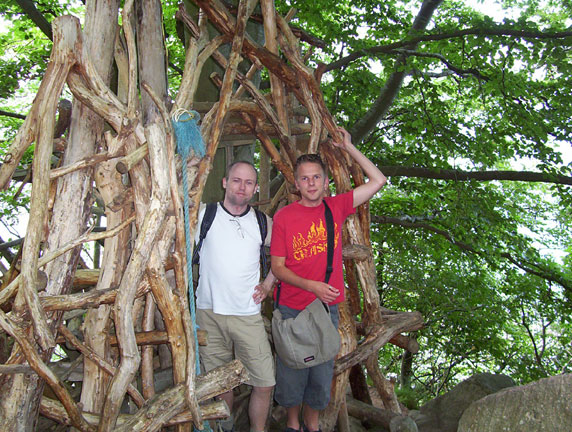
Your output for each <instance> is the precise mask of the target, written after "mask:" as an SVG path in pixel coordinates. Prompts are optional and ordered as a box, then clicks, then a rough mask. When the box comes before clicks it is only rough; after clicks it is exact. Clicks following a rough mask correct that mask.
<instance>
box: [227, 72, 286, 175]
mask: <svg viewBox="0 0 572 432" xmlns="http://www.w3.org/2000/svg"><path fill="white" fill-rule="evenodd" d="M237 78H238V81H239V82H240V83H241V84H242V85H243V86H244V87H245V88H246V89H247V90H248V92H249V93H250V94H251V95H252V97H253V98H254V100H255V101H256V103H257V104H258V106H259V107H260V109H261V110H262V112H263V113H264V114H265V115H266V118H267V119H268V120H269V121H270V124H271V125H272V126H273V127H274V128H275V130H276V133H277V135H278V139H279V140H280V145H281V146H282V147H283V148H284V150H285V152H286V154H287V155H288V157H289V158H290V163H291V164H292V165H294V163H295V162H296V149H295V145H294V143H293V142H292V141H291V138H290V136H289V132H288V129H287V128H286V127H285V126H284V125H283V123H282V122H281V120H280V119H279V118H278V115H277V114H276V112H275V111H274V110H273V109H272V107H271V106H270V103H268V101H267V100H266V98H265V97H264V96H263V95H262V94H261V93H260V91H259V90H258V89H257V88H256V87H255V86H254V85H253V84H252V82H250V81H248V80H246V79H244V77H242V76H241V75H240V74H239V75H237Z"/></svg>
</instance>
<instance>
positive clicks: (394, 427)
mask: <svg viewBox="0 0 572 432" xmlns="http://www.w3.org/2000/svg"><path fill="white" fill-rule="evenodd" d="M389 432H418V429H417V425H416V424H415V422H414V421H413V419H412V418H411V417H407V416H397V417H393V418H392V419H391V421H390V422H389Z"/></svg>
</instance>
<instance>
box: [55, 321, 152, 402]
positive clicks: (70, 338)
mask: <svg viewBox="0 0 572 432" xmlns="http://www.w3.org/2000/svg"><path fill="white" fill-rule="evenodd" d="M58 331H59V332H60V333H61V334H62V336H63V337H64V338H65V339H66V341H67V342H68V343H69V344H70V345H71V346H73V347H74V348H75V349H76V350H78V351H79V352H80V353H82V354H83V356H84V357H85V358H88V359H89V360H91V361H92V362H93V363H95V364H96V365H97V366H99V367H100V368H101V369H102V370H103V371H105V372H106V373H108V374H109V375H111V376H113V375H114V374H115V371H116V369H115V367H114V366H113V365H111V364H110V363H108V362H107V361H106V360H105V359H102V358H101V357H100V356H99V355H97V353H96V352H95V351H93V350H92V349H91V348H89V347H87V346H86V345H84V344H83V343H81V342H80V340H79V339H78V338H76V337H75V335H74V334H73V333H72V332H71V331H69V330H68V328H67V327H66V326H65V325H63V324H61V325H60V327H59V328H58ZM127 392H128V393H129V395H130V396H131V397H132V398H133V402H135V404H136V405H137V407H138V408H141V407H142V406H143V405H144V404H145V399H144V398H143V396H141V393H139V390H137V389H136V388H135V387H134V386H133V385H132V384H129V386H128V387H127Z"/></svg>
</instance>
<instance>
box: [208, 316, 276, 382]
mask: <svg viewBox="0 0 572 432" xmlns="http://www.w3.org/2000/svg"><path fill="white" fill-rule="evenodd" d="M197 324H198V326H199V328H200V329H201V330H206V331H207V332H208V345H207V346H201V347H199V352H200V357H201V362H202V364H203V367H204V369H205V371H206V372H208V371H210V370H212V369H214V368H216V367H218V366H222V365H225V364H226V363H229V362H230V361H232V360H233V359H235V358H237V359H239V360H240V361H241V362H242V364H243V365H244V367H245V368H246V370H247V372H248V376H249V379H248V381H247V382H246V383H247V384H249V385H251V386H255V387H270V386H273V385H274V384H275V380H274V359H273V357H272V351H271V349H270V343H269V342H268V336H267V334H266V330H265V329H264V321H263V320H262V316H261V315H260V314H256V315H249V316H238V315H219V314H215V313H214V312H213V311H212V310H207V309H197Z"/></svg>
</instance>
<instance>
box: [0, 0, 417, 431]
mask: <svg viewBox="0 0 572 432" xmlns="http://www.w3.org/2000/svg"><path fill="white" fill-rule="evenodd" d="M193 1H194V2H195V3H196V4H197V5H198V6H199V7H200V8H201V10H202V12H201V14H200V15H199V21H198V22H197V23H195V22H194V21H193V19H192V17H191V16H190V15H189V14H188V13H187V11H186V9H185V7H184V6H183V5H181V6H180V9H179V11H178V12H177V15H176V16H177V19H178V20H179V21H180V22H181V23H182V24H183V25H184V26H185V28H186V30H187V31H188V33H187V35H188V38H187V39H186V40H185V44H186V47H185V49H186V60H185V70H184V73H183V76H182V80H181V84H180V88H179V91H178V93H177V95H176V96H171V95H169V94H168V92H169V89H168V88H167V85H166V84H167V63H166V53H165V47H164V44H163V34H162V18H161V9H160V3H159V1H158V0H143V1H141V2H134V1H133V0H127V1H126V2H125V4H124V6H123V9H122V10H121V20H119V19H118V18H119V17H118V13H119V2H117V0H106V1H103V2H99V1H98V2H88V3H87V14H86V24H85V28H84V31H83V33H82V31H81V29H80V25H79V21H78V20H77V19H75V18H71V17H64V18H58V19H56V20H54V31H53V34H54V48H53V52H52V57H51V60H50V64H49V66H48V69H47V71H46V74H45V77H44V80H43V81H42V84H41V86H40V89H39V93H38V96H37V97H36V100H35V102H34V104H33V106H32V109H31V110H30V114H29V115H28V117H27V118H26V121H25V122H24V124H23V125H22V127H21V129H20V131H19V132H18V134H17V135H16V137H15V139H14V141H13V143H12V145H11V147H10V149H9V150H8V152H7V155H6V157H5V159H4V161H3V164H2V166H1V167H0V187H1V188H6V187H7V185H8V184H9V182H10V179H11V178H12V176H13V174H14V172H15V169H16V167H17V165H18V163H19V161H20V158H21V157H22V155H23V153H24V151H25V150H26V149H27V148H28V146H29V145H30V144H32V143H35V144H36V146H35V155H34V167H33V168H34V179H33V183H32V204H31V214H30V224H29V226H28V231H27V233H26V237H25V241H24V245H23V248H22V260H21V268H20V270H18V269H17V268H16V267H14V268H12V269H11V270H10V275H9V280H7V281H6V283H4V286H3V289H2V290H1V291H0V306H2V310H3V311H4V312H2V311H0V324H1V326H2V328H3V329H4V330H5V331H6V332H7V333H8V334H10V335H11V336H12V337H13V339H14V340H15V344H14V349H13V351H12V354H11V356H10V358H9V359H8V361H7V362H6V364H5V365H3V366H2V368H0V374H2V375H3V376H2V381H0V382H2V384H3V389H6V391H4V392H3V394H0V410H1V411H2V412H3V414H4V415H3V418H2V419H0V429H2V430H15V431H20V430H21V431H25V430H34V425H35V422H36V420H35V419H36V417H37V413H38V412H39V411H41V413H42V415H45V416H46V417H49V418H51V419H54V420H56V421H58V422H60V423H62V424H65V425H73V426H74V427H75V428H76V429H78V430H82V431H90V430H95V429H97V430H98V431H102V432H103V431H112V430H118V431H123V430H125V431H128V430H129V431H137V430H145V431H151V430H160V429H161V428H162V427H167V426H175V427H176V430H178V431H186V430H189V429H190V427H191V424H192V423H194V425H195V426H196V427H199V428H200V427H201V425H202V421H203V419H209V418H219V417H221V416H226V415H228V411H227V408H226V406H224V404H221V403H211V404H208V405H201V406H200V407H199V405H198V402H199V401H204V400H205V399H207V398H210V397H213V396H215V395H217V394H220V393H222V392H224V391H228V390H230V389H232V388H233V387H234V386H236V385H238V384H239V383H241V382H243V381H244V380H245V379H246V378H245V373H244V369H243V367H242V365H240V364H239V363H236V362H233V363H230V364H228V365H227V366H226V367H224V368H222V369H220V370H218V371H212V372H211V373H209V374H207V375H205V376H198V377H197V376H196V368H195V361H196V357H195V355H196V352H195V346H196V341H195V332H194V331H193V328H192V326H193V323H192V322H191V319H190V305H189V300H188V297H187V287H188V279H189V275H187V274H186V248H185V228H184V223H185V222H184V221H183V204H182V201H183V197H182V193H181V177H182V173H183V172H184V173H185V174H186V177H187V178H188V182H189V183H188V184H189V189H190V190H189V196H188V197H187V198H188V200H189V202H190V206H189V220H188V221H187V223H188V224H189V226H190V227H191V232H192V231H193V230H194V227H195V226H196V221H197V217H198V209H199V202H200V200H201V197H202V194H203V190H204V188H205V182H206V179H207V176H208V174H209V172H210V171H211V169H212V161H213V159H214V156H215V153H216V150H217V147H218V146H219V143H220V142H221V141H225V142H228V140H229V139H231V138H233V139H234V138H237V137H240V136H243V137H256V138H257V139H258V140H259V141H260V143H261V145H262V147H263V148H264V152H265V154H266V155H267V157H268V159H269V161H270V163H272V165H273V166H274V167H275V168H276V169H277V170H278V171H280V173H281V174H282V176H283V178H284V179H285V182H284V183H283V184H282V185H281V186H280V187H278V185H277V186H276V188H277V190H278V192H277V193H276V195H275V196H270V195H268V196H266V197H265V202H264V204H265V205H266V209H267V210H268V211H270V212H271V213H272V212H273V211H275V210H276V208H277V207H278V206H279V205H280V203H281V201H282V202H283V201H285V200H292V199H295V196H294V195H293V194H292V192H293V191H294V187H293V184H294V173H293V165H294V162H295V160H296V157H297V156H298V155H299V154H300V152H319V153H320V154H321V155H322V156H323V158H324V159H325V161H326V162H327V165H328V168H329V171H330V173H331V175H332V176H333V178H334V182H335V186H336V190H337V192H338V193H342V192H345V191H348V190H350V188H351V187H352V184H353V185H360V184H363V183H364V181H365V180H364V178H363V172H362V171H361V169H360V167H359V166H357V165H356V164H354V163H353V162H352V161H351V160H350V158H349V157H348V155H347V154H345V153H344V152H343V151H341V150H340V149H338V148H336V147H334V146H332V145H330V144H329V142H328V136H330V137H333V138H335V139H337V138H338V134H339V132H338V129H337V127H336V123H335V120H334V118H333V116H332V115H331V114H330V112H329V111H328V108H327V106H326V104H325V101H324V98H323V95H322V93H321V91H320V82H319V79H320V77H321V72H320V71H315V70H313V69H312V68H311V67H309V66H308V65H307V58H308V54H309V53H303V52H301V50H300V44H299V41H298V39H297V37H298V36H300V35H304V34H303V32H302V33H301V32H299V31H298V32H294V31H293V30H292V29H291V27H290V26H289V25H288V21H289V20H290V19H291V17H292V14H289V15H288V16H286V17H282V16H280V15H278V14H277V13H276V11H275V8H274V3H273V1H272V0H261V1H260V6H261V8H260V10H261V12H262V15H261V16H257V17H255V18H254V19H255V20H257V21H258V22H262V25H263V26H264V34H265V38H266V42H265V46H261V45H259V44H258V43H256V42H255V41H254V40H253V38H251V37H250V36H249V35H248V32H247V31H246V26H247V23H248V21H249V19H250V17H251V13H252V10H253V8H254V6H255V5H256V1H255V0H241V1H240V2H239V3H238V7H237V8H236V9H235V10H229V9H227V8H226V6H225V4H224V3H222V2H220V1H219V0H208V1H207V0H193ZM119 21H121V23H122V25H121V30H122V31H119V30H120V29H119V25H118V24H117V23H118V22H119ZM207 24H209V25H212V26H213V27H214V28H216V29H217V30H218V32H219V35H215V36H212V37H211V36H210V35H209V32H208V31H207ZM223 44H227V45H228V44H230V52H227V53H225V54H223V50H221V47H222V45H223ZM143 53H144V55H143ZM113 57H114V60H115V64H116V65H117V71H118V85H117V90H116V91H112V90H111V89H110V87H109V78H110V71H111V64H112V58H113ZM211 58H212V59H213V60H214V61H215V62H216V63H218V65H220V66H221V68H222V70H224V75H220V76H219V75H217V74H213V75H212V76H211V77H210V79H211V80H212V81H213V82H214V83H215V84H216V85H217V86H218V87H219V89H220V94H219V100H218V101H217V102H215V103H196V102H195V101H194V98H195V94H196V92H197V88H199V79H200V76H201V70H202V68H203V66H204V65H205V62H206V61H207V60H208V59H211ZM244 59H246V60H248V61H250V66H249V70H248V72H246V73H243V72H240V71H239V70H238V65H239V63H241V62H242V61H243V60H244ZM263 68H266V70H267V72H268V76H269V77H270V85H271V89H272V92H271V94H270V95H265V94H263V93H262V92H261V91H260V90H259V89H258V88H257V86H256V85H254V84H253V82H252V79H253V77H254V75H255V74H256V73H257V72H258V71H260V70H261V69H263ZM65 83H67V85H68V87H69V90H70V91H71V92H72V94H73V96H74V102H73V109H72V114H71V116H72V117H71V123H70V126H69V137H68V139H67V146H65V156H64V159H63V162H62V166H61V167H58V168H57V169H50V156H51V151H52V145H53V137H54V129H55V114H56V107H57V105H58V100H59V98H60V96H61V92H62V89H63V86H64V84H65ZM178 109H195V110H198V111H199V112H201V114H203V120H202V123H201V133H202V135H203V139H204V142H205V143H206V155H205V156H204V157H203V158H198V157H195V156H194V155H193V154H191V157H190V158H189V160H187V164H186V165H184V166H183V164H182V163H181V160H180V158H179V157H178V156H177V155H176V154H175V137H174V135H173V131H172V125H171V118H170V116H171V114H172V113H173V112H174V111H175V110H178ZM308 119H309V122H308V121H307V120H308ZM104 124H107V125H109V128H108V129H109V130H107V131H106V132H105V133H104V128H103V126H104ZM59 133H60V132H58V134H59ZM58 145H60V144H58ZM60 147H61V145H60ZM261 157H262V156H261ZM263 171H264V172H265V173H268V172H269V167H265V168H264V170H263ZM265 178H267V177H265ZM264 186H265V191H267V192H266V193H267V194H269V191H270V185H264ZM56 188H57V189H56ZM93 195H96V196H97V199H98V205H99V206H101V207H102V208H103V212H104V214H105V219H106V223H107V227H109V228H108V229H107V230H106V231H105V232H103V233H91V232H90V231H89V230H88V231H87V232H86V225H87V221H88V218H89V216H90V210H91V207H92V204H93V201H94V199H93ZM51 196H52V197H53V196H55V198H54V199H53V200H51V199H50V197H51ZM369 227H370V215H369V208H368V205H367V204H365V205H363V206H360V208H358V210H357V214H356V215H354V216H352V217H350V218H349V219H348V222H347V224H346V226H345V228H344V242H343V244H344V264H345V267H346V274H347V282H348V291H347V292H348V302H346V303H345V304H343V305H342V307H341V309H340V332H341V336H342V345H341V349H340V352H339V355H338V358H337V360H336V363H335V374H336V376H335V379H334V383H333V387H332V399H331V403H330V405H329V406H328V408H327V409H326V410H325V411H324V412H323V414H322V418H321V426H322V429H323V430H324V431H331V430H333V428H334V427H335V425H336V424H337V425H338V427H339V429H340V430H349V419H348V414H349V415H354V413H356V412H358V413H362V414H360V415H362V416H365V417H367V419H368V420H369V421H370V422H371V423H372V424H379V425H382V426H384V427H387V424H388V421H389V420H390V419H391V417H392V416H395V415H399V413H400V407H399V404H398V403H397V400H396V397H395V393H394V391H393V386H392V384H391V383H390V382H389V381H388V380H386V379H385V377H383V375H382V374H381V371H380V369H379V365H378V352H379V350H380V349H382V347H383V345H385V344H386V343H388V342H390V343H393V344H395V345H397V346H400V347H402V348H404V349H407V350H408V351H410V352H416V351H417V350H418V349H419V346H418V344H417V343H416V341H415V340H414V339H409V338H407V337H405V336H403V335H402V333H405V332H410V331H414V330H416V329H419V328H420V327H421V326H422V324H423V320H422V317H421V316H420V314H418V313H415V312H410V313H398V312H395V311H390V310H387V309H383V308H381V307H380V304H379V303H380V299H379V294H378V291H377V281H376V272H375V263H374V258H373V254H372V253H371V244H370V235H369ZM93 241H103V242H104V243H103V256H102V258H101V261H100V268H98V269H81V270H78V260H79V254H80V250H81V247H82V245H83V244H84V243H87V242H93ZM42 246H43V247H44V250H43V251H42V254H40V249H41V247H42ZM40 255H41V257H40ZM18 271H20V273H19V274H18ZM40 276H45V277H44V278H43V279H42V278H41V277H40ZM42 280H43V281H44V282H43V283H42ZM39 290H44V291H45V292H43V293H41V294H38V291H39ZM362 305H363V306H362ZM7 311H10V314H8V313H5V312H7ZM64 312H65V313H66V316H71V315H70V313H71V314H73V316H80V315H82V314H85V318H84V321H83V326H82V331H80V333H83V340H82V337H81V335H78V334H77V333H74V332H72V330H71V326H70V328H68V327H66V325H64V324H62V319H63V316H64ZM357 316H360V318H361V320H360V321H359V322H357V321H356V317H357ZM74 320H77V318H74ZM67 325H69V324H67ZM78 336H79V337H78ZM197 339H198V342H199V343H201V344H204V343H206V337H205V335H204V334H203V333H199V334H198V335H197ZM56 343H59V344H65V346H66V349H67V350H72V351H77V352H78V353H81V354H80V355H81V358H80V359H79V360H76V363H77V362H80V361H83V374H84V375H83V386H82V391H81V395H80V396H79V398H78V397H77V396H75V395H72V394H70V392H69V391H68V389H67V387H66V386H65V385H64V383H63V382H62V380H61V379H60V378H58V376H56V375H55V374H54V373H53V372H52V371H51V370H50V369H49V368H48V367H47V366H46V364H47V360H48V359H49V358H50V355H51V352H52V347H53V346H54V345H55V344H56ZM165 345H167V346H168V347H169V350H168V353H169V357H170V358H169V359H168V360H169V361H168V363H169V366H172V370H173V381H174V385H173V386H172V387H171V388H169V389H167V390H165V391H162V392H160V393H157V391H156V389H155V388H154V385H155V380H154V378H155V372H156V370H157V365H158V364H159V363H161V364H164V363H166V361H165V356H164V352H163V354H162V355H161V356H157V355H156V349H157V348H156V347H157V346H165ZM141 352H142V354H141ZM75 355H76V356H77V354H75ZM158 357H160V360H161V361H160V362H159V361H158ZM141 358H143V360H141ZM82 359H83V360H82ZM26 362H27V365H26V364H24V363H26ZM72 364H73V363H72ZM364 368H366V369H367V372H368V374H369V376H371V377H372V379H373V381H374V384H375V386H376V389H377V391H378V393H379V394H380V395H381V397H382V399H383V403H384V405H385V407H386V408H389V410H388V411H380V410H375V409H373V408H371V409H370V408H369V407H367V406H365V407H364V406H363V405H360V404H357V403H356V402H355V401H352V400H347V401H346V395H347V391H346V390H347V387H348V385H352V392H353V393H354V394H359V395H361V396H360V399H363V400H367V401H369V402H370V399H369V398H368V397H367V395H366V392H367V389H366V388H364V387H365V386H364V382H365V378H364V374H363V370H364ZM350 371H351V372H350ZM350 376H351V378H350ZM135 378H141V380H140V381H141V383H142V384H141V387H140V388H137V386H136V382H137V380H136V379H135ZM44 383H47V384H48V385H49V387H50V388H51V389H52V391H53V393H54V395H55V397H57V398H58V399H59V402H57V401H55V400H49V399H46V398H43V399H42V393H43V387H44ZM354 387H355V388H354ZM126 397H129V398H130V399H131V400H133V401H134V402H135V405H137V412H136V413H135V414H133V415H124V414H121V415H120V407H121V406H122V404H124V402H125V400H126ZM78 399H79V400H78ZM80 407H81V409H80ZM88 412H89V414H88Z"/></svg>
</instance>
